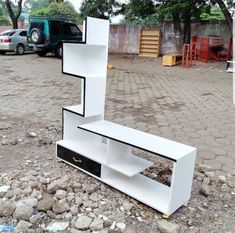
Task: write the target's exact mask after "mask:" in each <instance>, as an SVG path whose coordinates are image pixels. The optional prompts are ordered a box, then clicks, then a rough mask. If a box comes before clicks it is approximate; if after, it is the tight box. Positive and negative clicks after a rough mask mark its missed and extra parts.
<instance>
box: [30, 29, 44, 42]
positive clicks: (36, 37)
mask: <svg viewBox="0 0 235 233" xmlns="http://www.w3.org/2000/svg"><path fill="white" fill-rule="evenodd" d="M29 36H30V39H31V41H32V42H33V43H34V44H41V43H43V40H44V35H43V32H42V30H41V29H39V28H33V29H32V30H31V31H30V34H29Z"/></svg>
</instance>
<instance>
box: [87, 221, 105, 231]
mask: <svg viewBox="0 0 235 233" xmlns="http://www.w3.org/2000/svg"><path fill="white" fill-rule="evenodd" d="M103 228H104V222H103V220H102V219H100V218H95V219H93V221H92V223H91V224H90V229H91V230H93V231H100V230H102V229H103Z"/></svg>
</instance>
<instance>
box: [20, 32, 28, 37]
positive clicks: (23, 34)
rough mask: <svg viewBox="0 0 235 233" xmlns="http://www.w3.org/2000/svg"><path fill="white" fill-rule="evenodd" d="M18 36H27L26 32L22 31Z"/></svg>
mask: <svg viewBox="0 0 235 233" xmlns="http://www.w3.org/2000/svg"><path fill="white" fill-rule="evenodd" d="M19 35H20V36H26V35H27V31H22V32H20V33H19Z"/></svg>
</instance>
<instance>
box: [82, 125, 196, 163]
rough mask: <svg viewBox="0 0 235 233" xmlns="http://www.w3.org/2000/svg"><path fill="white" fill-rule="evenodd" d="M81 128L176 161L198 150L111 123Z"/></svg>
mask: <svg viewBox="0 0 235 233" xmlns="http://www.w3.org/2000/svg"><path fill="white" fill-rule="evenodd" d="M79 128H81V129H85V130H88V131H90V132H94V133H97V134H100V135H103V136H106V137H109V138H112V139H115V140H118V141H121V142H124V143H126V144H130V145H133V146H135V147H137V148H141V149H143V150H147V151H151V152H153V153H157V154H159V155H163V156H165V157H167V158H169V159H172V160H176V161H177V160H178V159H180V158H182V157H183V156H185V155H187V154H189V153H191V152H192V151H195V150H196V149H195V148H194V147H191V146H187V145H184V144H181V143H178V142H175V141H171V140H168V139H165V138H162V137H158V136H155V135H152V134H148V133H145V132H142V131H139V130H136V129H132V128H129V127H126V126H122V125H119V124H115V123H112V122H109V121H96V122H92V123H88V124H84V125H80V126H79Z"/></svg>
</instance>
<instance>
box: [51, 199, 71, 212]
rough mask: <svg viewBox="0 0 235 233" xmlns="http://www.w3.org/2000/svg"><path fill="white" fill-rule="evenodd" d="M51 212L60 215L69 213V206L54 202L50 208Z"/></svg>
mask: <svg viewBox="0 0 235 233" xmlns="http://www.w3.org/2000/svg"><path fill="white" fill-rule="evenodd" d="M52 210H53V212H54V213H55V214H62V213H64V212H67V211H69V205H68V203H67V202H66V201H64V200H61V201H58V202H56V203H55V204H54V205H53V206H52Z"/></svg>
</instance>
